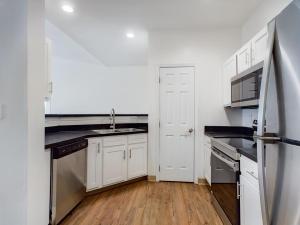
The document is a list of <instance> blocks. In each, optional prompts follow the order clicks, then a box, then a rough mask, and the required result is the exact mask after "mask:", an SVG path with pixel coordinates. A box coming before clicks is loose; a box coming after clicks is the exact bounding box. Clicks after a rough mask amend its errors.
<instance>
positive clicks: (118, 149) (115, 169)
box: [103, 145, 127, 186]
mask: <svg viewBox="0 0 300 225" xmlns="http://www.w3.org/2000/svg"><path fill="white" fill-rule="evenodd" d="M103 152H104V153H103V186H107V185H111V184H115V183H119V182H122V181H126V180H127V171H126V168H127V156H126V155H127V152H126V145H120V146H111V147H105V148H104V149H103Z"/></svg>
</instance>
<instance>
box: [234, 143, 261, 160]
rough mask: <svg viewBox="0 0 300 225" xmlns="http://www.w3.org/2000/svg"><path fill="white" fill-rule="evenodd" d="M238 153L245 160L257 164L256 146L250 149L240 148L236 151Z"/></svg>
mask: <svg viewBox="0 0 300 225" xmlns="http://www.w3.org/2000/svg"><path fill="white" fill-rule="evenodd" d="M238 151H239V153H240V154H241V155H243V156H246V157H247V158H249V159H251V160H253V161H255V162H257V148H256V145H255V146H253V147H252V148H240V149H238Z"/></svg>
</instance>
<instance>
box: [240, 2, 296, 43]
mask: <svg viewBox="0 0 300 225" xmlns="http://www.w3.org/2000/svg"><path fill="white" fill-rule="evenodd" d="M290 2H292V0H264V1H262V3H261V4H260V5H259V6H258V7H257V8H256V9H255V10H254V12H253V13H252V15H251V16H250V17H249V18H248V20H247V21H246V22H245V23H244V25H243V27H242V43H246V42H247V41H248V40H250V39H251V38H252V37H253V36H254V35H255V34H256V33H257V32H258V31H259V30H261V29H262V28H263V27H264V26H265V25H267V24H268V22H270V21H271V20H272V19H273V18H274V17H275V16H276V15H278V14H279V13H280V12H281V11H282V10H283V9H284V8H285V7H286V6H287V5H288V4H289V3H290Z"/></svg>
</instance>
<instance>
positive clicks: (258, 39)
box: [251, 27, 268, 66]
mask: <svg viewBox="0 0 300 225" xmlns="http://www.w3.org/2000/svg"><path fill="white" fill-rule="evenodd" d="M267 42H268V29H267V27H265V28H263V29H262V30H261V31H260V32H259V33H258V34H257V35H255V37H254V38H253V39H252V44H251V45H252V66H253V65H256V64H257V63H260V62H262V61H263V60H264V59H265V54H266V49H267Z"/></svg>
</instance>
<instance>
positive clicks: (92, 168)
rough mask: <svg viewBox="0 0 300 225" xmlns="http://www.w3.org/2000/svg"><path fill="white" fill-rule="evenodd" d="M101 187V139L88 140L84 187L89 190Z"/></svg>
mask: <svg viewBox="0 0 300 225" xmlns="http://www.w3.org/2000/svg"><path fill="white" fill-rule="evenodd" d="M101 187H102V151H101V140H99V139H92V140H89V146H88V150H87V180H86V189H87V191H91V190H94V189H97V188H101Z"/></svg>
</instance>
